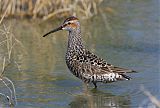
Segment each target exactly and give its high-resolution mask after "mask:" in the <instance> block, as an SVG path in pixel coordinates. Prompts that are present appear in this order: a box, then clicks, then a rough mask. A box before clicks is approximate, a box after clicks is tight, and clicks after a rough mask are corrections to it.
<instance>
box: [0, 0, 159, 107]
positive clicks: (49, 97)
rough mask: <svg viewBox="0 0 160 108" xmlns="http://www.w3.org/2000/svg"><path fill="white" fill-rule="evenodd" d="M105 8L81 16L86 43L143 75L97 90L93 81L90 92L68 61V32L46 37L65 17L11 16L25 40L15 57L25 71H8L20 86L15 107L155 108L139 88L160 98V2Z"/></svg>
mask: <svg viewBox="0 0 160 108" xmlns="http://www.w3.org/2000/svg"><path fill="white" fill-rule="evenodd" d="M102 7H104V14H103V15H99V16H96V17H94V18H92V19H91V20H87V21H86V20H85V21H84V20H81V26H82V27H81V28H82V33H83V40H84V43H85V45H86V46H87V48H88V49H90V50H91V51H92V52H94V53H96V54H97V55H99V56H100V57H102V58H104V59H106V60H107V61H108V62H109V63H112V64H114V65H117V66H121V67H125V68H131V69H134V70H136V71H137V72H138V73H134V74H129V75H130V76H131V77H132V78H133V79H132V80H130V81H120V82H116V83H109V84H102V83H99V84H98V89H97V90H94V89H92V88H93V85H90V86H89V89H87V90H86V89H85V87H84V85H83V83H82V82H81V81H80V80H79V79H77V78H75V77H74V76H73V75H72V74H71V73H70V72H69V70H68V69H67V67H66V64H65V60H64V54H65V51H66V47H67V32H66V31H63V32H57V33H55V34H52V35H50V36H48V37H46V38H43V37H42V35H43V34H44V33H46V32H47V31H49V30H50V29H52V28H55V27H57V26H58V25H59V24H61V23H62V21H63V19H59V21H55V19H54V20H53V21H51V22H38V21H26V20H13V19H10V20H8V21H6V22H8V24H11V25H12V26H11V28H12V32H13V33H14V35H15V36H16V38H17V39H18V40H19V41H20V42H21V43H22V45H20V44H17V45H16V46H15V48H14V54H13V55H12V56H13V58H14V61H16V62H17V64H18V66H19V69H20V70H18V68H17V65H16V64H15V63H12V65H11V66H9V67H8V68H7V70H6V74H5V75H6V76H7V77H9V78H10V79H11V80H12V81H13V82H14V84H15V87H16V95H17V103H18V104H17V106H16V108H22V107H23V108H24V107H26V108H28V107H29V108H35V107H43V108H44V107H50V108H53V107H54V108H105V107H114V108H137V107H144V108H146V107H153V108H154V105H153V104H152V103H151V101H150V100H149V98H148V97H147V96H145V95H144V93H143V91H141V90H140V87H141V86H142V85H143V86H144V87H145V89H146V90H148V91H150V92H151V94H153V95H154V96H156V97H157V98H158V99H160V91H159V90H160V87H159V83H160V80H159V77H160V70H159V66H160V63H159V59H160V58H159V53H160V51H159V46H160V45H159V35H160V34H159V31H158V30H159V19H158V16H159V13H158V0H141V1H139V0H127V1H126V0H123V1H118V0H117V2H115V1H112V2H107V1H106V3H105V2H104V3H103V5H102ZM106 7H110V8H111V9H113V10H112V11H108V8H106ZM105 8H106V9H105ZM104 15H105V16H104ZM1 52H2V51H1ZM1 60H2V58H1ZM1 90H2V91H5V89H4V90H3V88H1ZM1 106H3V107H4V106H8V105H7V102H6V101H5V100H3V101H2V102H1ZM1 106H0V107H1Z"/></svg>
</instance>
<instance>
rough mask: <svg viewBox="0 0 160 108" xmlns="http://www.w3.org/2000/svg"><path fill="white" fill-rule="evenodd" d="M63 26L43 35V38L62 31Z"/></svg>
mask: <svg viewBox="0 0 160 108" xmlns="http://www.w3.org/2000/svg"><path fill="white" fill-rule="evenodd" d="M62 28H63V27H62V26H60V27H58V28H56V29H54V30H52V31H50V32H48V33H46V34H45V35H43V37H46V36H47V35H49V34H51V33H54V32H57V31H59V30H62Z"/></svg>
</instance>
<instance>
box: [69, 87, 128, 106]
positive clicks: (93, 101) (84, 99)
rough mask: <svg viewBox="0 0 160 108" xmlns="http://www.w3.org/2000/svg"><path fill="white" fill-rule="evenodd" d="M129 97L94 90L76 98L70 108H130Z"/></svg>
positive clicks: (86, 91) (85, 91)
mask: <svg viewBox="0 0 160 108" xmlns="http://www.w3.org/2000/svg"><path fill="white" fill-rule="evenodd" d="M130 104H131V102H130V98H129V96H128V95H127V96H119V95H118V96H117V95H113V94H111V93H104V92H102V91H99V90H96V89H92V90H89V89H88V90H84V93H83V94H81V95H78V96H75V97H74V100H73V101H72V102H71V103H70V104H69V106H70V108H130Z"/></svg>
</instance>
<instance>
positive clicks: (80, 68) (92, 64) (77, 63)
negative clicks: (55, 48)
mask: <svg viewBox="0 0 160 108" xmlns="http://www.w3.org/2000/svg"><path fill="white" fill-rule="evenodd" d="M59 30H67V31H69V36H68V47H67V52H66V56H65V59H66V64H67V66H68V68H69V70H70V71H71V72H72V74H74V75H75V76H76V77H78V78H80V79H81V80H82V81H84V83H87V84H88V83H93V84H94V86H95V88H97V85H96V83H97V82H103V83H108V82H115V81H118V80H130V79H131V78H130V77H129V76H127V75H125V74H126V73H128V72H135V71H133V70H130V69H125V68H121V67H117V66H114V65H111V64H109V63H107V62H106V61H105V60H104V59H102V58H100V57H98V56H97V55H95V54H93V53H91V52H90V51H89V50H87V49H86V48H85V46H84V45H83V42H82V37H81V29H80V22H79V20H78V18H77V17H74V16H71V17H69V18H67V19H66V20H65V21H64V22H63V24H62V25H61V26H59V27H58V28H56V29H54V30H52V31H50V32H48V33H46V34H45V35H43V37H45V36H47V35H48V34H50V33H54V32H57V31H59Z"/></svg>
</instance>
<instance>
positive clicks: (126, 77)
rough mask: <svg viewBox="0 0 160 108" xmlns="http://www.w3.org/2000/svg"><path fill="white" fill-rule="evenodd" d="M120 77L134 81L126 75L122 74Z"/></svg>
mask: <svg viewBox="0 0 160 108" xmlns="http://www.w3.org/2000/svg"><path fill="white" fill-rule="evenodd" d="M120 75H122V77H123V78H125V79H126V80H131V79H132V78H131V77H130V76H127V75H125V74H120Z"/></svg>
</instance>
